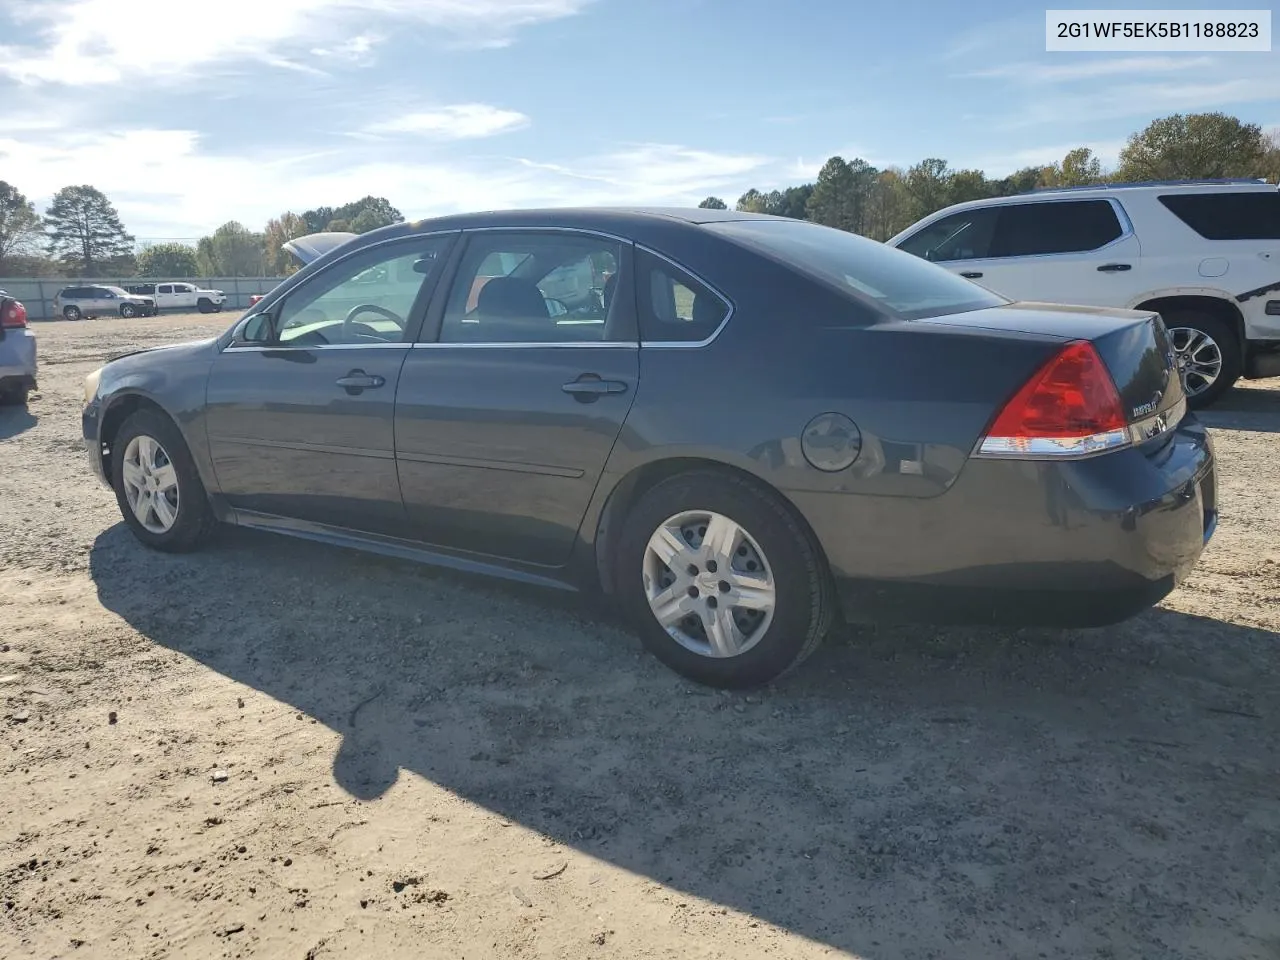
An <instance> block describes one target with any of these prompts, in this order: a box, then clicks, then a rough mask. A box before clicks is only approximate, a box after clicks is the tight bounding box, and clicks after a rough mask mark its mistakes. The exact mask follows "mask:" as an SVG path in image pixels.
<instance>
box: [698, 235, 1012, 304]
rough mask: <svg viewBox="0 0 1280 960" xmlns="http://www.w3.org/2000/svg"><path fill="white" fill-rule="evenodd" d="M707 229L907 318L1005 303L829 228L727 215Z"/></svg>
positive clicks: (959, 280)
mask: <svg viewBox="0 0 1280 960" xmlns="http://www.w3.org/2000/svg"><path fill="white" fill-rule="evenodd" d="M706 229H708V230H711V231H713V232H715V233H718V234H721V235H723V236H725V237H727V238H729V239H732V240H735V241H737V242H739V243H741V244H743V245H744V246H746V247H749V248H755V249H757V250H759V251H760V252H762V253H764V254H766V255H768V256H771V257H773V258H774V259H777V260H781V261H782V262H783V263H785V264H786V265H787V266H789V267H791V268H792V269H793V270H795V271H796V272H797V273H800V274H807V275H809V276H812V277H816V278H818V279H819V280H821V281H823V282H824V283H826V284H827V285H829V286H833V287H835V288H836V289H839V290H841V291H844V292H845V293H847V294H848V295H849V296H851V297H853V298H854V299H856V300H858V301H860V302H861V303H864V304H871V305H872V306H874V307H878V308H880V310H881V311H882V312H888V313H889V314H891V315H895V316H898V317H902V318H904V319H908V320H911V319H922V318H924V317H939V316H943V315H944V314H948V313H963V312H966V311H969V310H981V309H983V308H985V307H996V306H1001V305H1002V304H1006V303H1008V302H1009V301H1008V300H1006V299H1005V298H1004V297H1001V296H999V295H998V294H995V293H992V292H991V291H990V290H987V289H986V288H984V287H980V286H978V285H977V284H976V283H970V282H969V281H968V280H965V279H963V278H962V277H958V276H956V275H955V274H954V273H951V272H950V271H949V270H946V269H944V268H942V267H939V266H936V265H934V264H932V263H926V262H925V261H924V260H922V259H920V258H919V257H915V256H912V255H911V254H909V253H905V252H903V251H902V250H898V249H896V248H894V247H890V246H888V245H886V244H883V243H879V242H877V241H875V240H868V239H867V238H866V237H860V236H857V235H856V234H852V233H846V232H845V231H843V230H837V229H835V228H834V227H823V226H819V225H818V224H815V223H806V222H805V221H802V220H782V219H779V220H727V221H722V222H719V223H712V224H707V225H706Z"/></svg>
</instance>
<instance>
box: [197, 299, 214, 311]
mask: <svg viewBox="0 0 1280 960" xmlns="http://www.w3.org/2000/svg"><path fill="white" fill-rule="evenodd" d="M196 309H197V310H199V311H200V312H201V313H212V312H213V301H212V300H210V299H209V298H208V297H201V298H200V299H199V300H197V301H196Z"/></svg>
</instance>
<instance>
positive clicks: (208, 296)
mask: <svg viewBox="0 0 1280 960" xmlns="http://www.w3.org/2000/svg"><path fill="white" fill-rule="evenodd" d="M128 290H129V292H130V293H137V294H141V295H144V296H148V297H153V298H154V299H155V301H156V309H157V310H191V309H196V310H199V311H200V312H201V313H217V312H218V311H219V310H221V309H222V308H223V306H224V305H225V304H226V302H227V295H226V294H225V293H223V292H222V291H221V290H206V289H204V288H203V287H197V286H196V285H195V284H194V283H185V282H183V281H180V280H173V281H170V282H168V283H135V284H132V285H130V286H129V288H128Z"/></svg>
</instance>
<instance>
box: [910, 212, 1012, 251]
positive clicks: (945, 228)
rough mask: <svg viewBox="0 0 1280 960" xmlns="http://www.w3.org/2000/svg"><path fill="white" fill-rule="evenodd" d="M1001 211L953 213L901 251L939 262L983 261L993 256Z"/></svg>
mask: <svg viewBox="0 0 1280 960" xmlns="http://www.w3.org/2000/svg"><path fill="white" fill-rule="evenodd" d="M1001 209H1002V208H1000V207H979V208H978V209H976V210H964V211H962V212H960V213H953V214H951V215H950V216H947V217H943V218H942V219H941V220H935V221H934V222H933V223H931V224H929V225H928V226H926V227H924V228H923V229H921V230H919V231H917V232H916V233H914V234H912V235H911V236H910V237H908V238H907V239H906V240H903V241H902V242H901V243H900V244H898V249H899V250H904V251H906V252H907V253H912V254H915V255H916V256H917V257H920V258H921V259H924V260H931V261H933V262H935V263H947V262H950V261H954V260H981V259H983V258H985V257H988V256H990V255H991V237H992V234H993V232H994V231H995V226H996V219H997V217H998V216H999V213H1000V210H1001Z"/></svg>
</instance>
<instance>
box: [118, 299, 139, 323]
mask: <svg viewBox="0 0 1280 960" xmlns="http://www.w3.org/2000/svg"><path fill="white" fill-rule="evenodd" d="M137 315H138V309H137V307H135V306H134V305H133V304H132V303H122V304H120V316H122V317H124V318H125V319H126V320H129V319H131V318H132V317H135V316H137Z"/></svg>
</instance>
